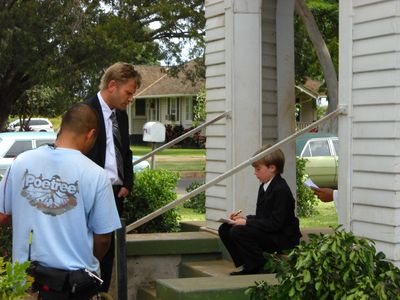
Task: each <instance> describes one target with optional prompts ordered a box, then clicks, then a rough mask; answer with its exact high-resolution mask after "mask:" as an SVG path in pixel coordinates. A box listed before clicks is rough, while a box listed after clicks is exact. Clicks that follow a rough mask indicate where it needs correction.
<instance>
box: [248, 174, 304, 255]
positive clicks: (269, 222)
mask: <svg viewBox="0 0 400 300" xmlns="http://www.w3.org/2000/svg"><path fill="white" fill-rule="evenodd" d="M246 225H247V226H249V227H252V228H256V229H258V230H260V231H262V232H265V233H268V235H269V236H273V238H274V241H275V243H276V244H277V246H278V247H279V248H281V249H282V250H284V249H290V248H293V247H294V246H296V245H298V244H299V239H300V237H301V233H300V228H299V220H298V219H297V217H296V216H295V200H294V198H293V195H292V192H291V191H290V188H289V186H288V185H287V183H286V180H285V179H283V178H282V177H281V176H280V174H276V175H275V176H274V178H273V179H272V181H271V183H270V184H269V186H268V188H267V190H266V191H265V192H264V188H263V184H261V185H260V188H259V190H258V197H257V208H256V214H255V215H249V216H247V222H246Z"/></svg>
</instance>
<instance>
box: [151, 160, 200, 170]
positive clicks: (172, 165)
mask: <svg viewBox="0 0 400 300" xmlns="http://www.w3.org/2000/svg"><path fill="white" fill-rule="evenodd" d="M205 167H206V162H205V161H204V160H194V161H158V162H156V169H167V170H171V171H178V172H180V171H204V169H205Z"/></svg>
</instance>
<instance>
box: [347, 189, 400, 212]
mask: <svg viewBox="0 0 400 300" xmlns="http://www.w3.org/2000/svg"><path fill="white" fill-rule="evenodd" d="M353 197H354V201H353V203H363V204H366V205H371V206H377V205H378V206H381V207H393V208H400V194H399V193H397V192H396V191H388V190H382V189H372V188H356V187H355V188H354V189H353Z"/></svg>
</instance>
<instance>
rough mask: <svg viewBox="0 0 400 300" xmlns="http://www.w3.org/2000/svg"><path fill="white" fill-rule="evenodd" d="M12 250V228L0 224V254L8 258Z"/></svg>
mask: <svg viewBox="0 0 400 300" xmlns="http://www.w3.org/2000/svg"><path fill="white" fill-rule="evenodd" d="M11 251H12V228H11V226H1V225H0V256H1V257H4V258H6V259H7V258H10V257H11Z"/></svg>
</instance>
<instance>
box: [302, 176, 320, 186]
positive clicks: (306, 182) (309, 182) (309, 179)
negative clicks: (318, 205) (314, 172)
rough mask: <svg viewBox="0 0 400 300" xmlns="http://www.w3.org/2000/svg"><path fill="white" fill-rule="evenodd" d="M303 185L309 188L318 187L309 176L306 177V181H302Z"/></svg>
mask: <svg viewBox="0 0 400 300" xmlns="http://www.w3.org/2000/svg"><path fill="white" fill-rule="evenodd" d="M304 185H305V186H306V187H308V188H310V189H319V186H318V185H316V184H315V183H314V182H313V181H312V180H311V178H308V179H307V180H306V181H304Z"/></svg>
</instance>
